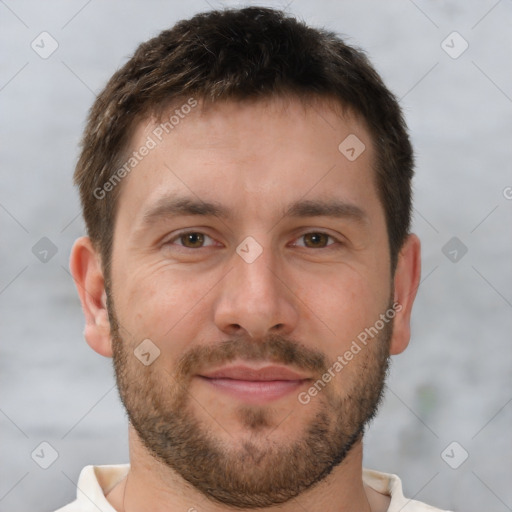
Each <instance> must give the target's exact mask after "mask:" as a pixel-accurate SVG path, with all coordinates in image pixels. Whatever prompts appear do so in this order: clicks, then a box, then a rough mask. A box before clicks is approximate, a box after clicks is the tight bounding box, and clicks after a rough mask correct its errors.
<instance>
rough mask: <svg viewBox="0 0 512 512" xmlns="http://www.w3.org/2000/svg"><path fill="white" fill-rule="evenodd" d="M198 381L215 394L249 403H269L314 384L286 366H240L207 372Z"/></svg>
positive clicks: (306, 377)
mask: <svg viewBox="0 0 512 512" xmlns="http://www.w3.org/2000/svg"><path fill="white" fill-rule="evenodd" d="M198 377H199V378H200V379H201V380H202V381H203V382H205V383H206V384H207V385H209V386H211V387H212V388H213V389H215V391H219V392H222V393H225V394H228V395H230V396H231V397H233V398H236V399H238V400H241V401H243V402H245V403H255V404H256V403H258V404H261V403H266V402H269V401H272V400H277V399H279V398H282V397H284V396H286V395H288V394H290V393H292V392H294V391H295V392H296V391H297V390H298V389H299V388H300V387H301V386H303V385H304V383H305V382H308V381H309V380H311V379H310V378H309V377H308V376H304V375H301V374H299V373H297V372H295V371H293V370H291V369H289V368H287V367H285V366H275V365H272V366H265V367H262V368H257V369H256V368H252V367H249V366H244V365H236V366H229V367H224V368H220V369H217V370H214V371H210V372H206V373H203V374H201V375H198Z"/></svg>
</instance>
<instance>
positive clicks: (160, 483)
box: [106, 427, 389, 512]
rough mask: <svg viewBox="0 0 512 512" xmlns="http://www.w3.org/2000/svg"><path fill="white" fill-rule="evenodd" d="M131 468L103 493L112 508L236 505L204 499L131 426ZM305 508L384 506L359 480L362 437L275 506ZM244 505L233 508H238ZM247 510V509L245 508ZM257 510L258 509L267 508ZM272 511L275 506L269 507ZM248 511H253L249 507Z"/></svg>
mask: <svg viewBox="0 0 512 512" xmlns="http://www.w3.org/2000/svg"><path fill="white" fill-rule="evenodd" d="M129 441H130V471H129V472H128V475H127V476H126V477H125V478H124V479H123V480H122V481H121V482H120V483H119V484H118V485H116V486H115V487H114V489H112V491H111V492H110V493H108V494H107V496H106V498H107V500H108V501H109V503H110V504H111V505H112V506H113V507H114V508H115V509H116V511H117V512H135V511H138V510H144V509H145V510H152V511H153V512H164V511H168V510H170V509H173V510H174V509H175V510H191V511H194V510H196V507H198V508H200V510H201V511H202V512H226V511H234V510H235V509H233V508H231V507H228V506H226V505H222V504H219V503H217V502H215V501H211V500H208V499H207V498H206V497H205V496H204V495H203V494H202V493H200V492H199V491H197V490H196V489H195V488H194V487H193V486H192V485H190V484H189V483H188V482H187V481H185V480H184V479H183V478H181V476H180V475H178V474H177V473H176V472H175V471H174V470H172V469H170V468H168V467H167V466H165V465H164V464H163V463H161V462H159V461H158V460H156V459H155V458H154V457H153V456H152V455H151V454H150V453H148V451H147V450H146V448H145V447H144V446H143V445H142V443H141V441H140V439H139V438H138V436H137V434H136V433H135V431H134V430H133V429H132V427H130V431H129ZM297 500H298V501H299V502H300V505H301V507H300V508H302V509H304V510H308V511H309V512H320V511H321V512H339V511H344V512H380V511H385V510H387V506H388V504H389V498H388V497H385V496H383V495H381V494H379V493H377V491H375V490H373V489H372V488H371V487H368V486H366V485H365V484H364V483H363V480H362V440H361V439H360V440H359V441H358V442H357V443H356V444H355V445H354V446H353V448H352V449H351V451H350V453H349V454H348V455H347V457H346V458H345V459H344V460H343V462H342V463H341V464H340V465H339V466H337V467H336V468H334V469H333V471H332V472H331V473H330V474H329V475H328V476H327V477H326V478H325V479H324V480H322V481H321V482H319V483H318V484H316V485H314V486H312V487H311V488H310V489H308V490H307V491H305V492H303V493H302V494H300V495H299V496H297V497H296V498H295V499H292V500H289V501H288V502H286V503H282V504H280V505H279V511H280V512H292V511H293V512H295V511H296V510H297V503H295V502H296V501H297ZM245 510H246V509H239V508H237V509H236V511H237V512H244V511H245ZM247 510H248V509H247ZM270 510H271V509H269V508H260V509H258V512H269V511H270ZM272 510H274V511H275V507H272ZM251 512H253V510H251Z"/></svg>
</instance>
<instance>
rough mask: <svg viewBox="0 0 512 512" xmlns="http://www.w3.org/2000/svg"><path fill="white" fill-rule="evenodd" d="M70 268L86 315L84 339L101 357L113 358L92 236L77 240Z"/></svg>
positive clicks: (101, 282)
mask: <svg viewBox="0 0 512 512" xmlns="http://www.w3.org/2000/svg"><path fill="white" fill-rule="evenodd" d="M69 266H70V269H71V274H72V276H73V279H74V280H75V284H76V287H77V289H78V295H79V296H80V302H81V303H82V309H83V311H84V315H85V330H84V336H85V339H86V341H87V343H88V344H89V346H90V347H91V348H92V349H93V350H95V351H96V352H98V354H101V355H102V356H105V357H112V343H111V340H110V323H109V321H108V312H107V306H106V299H107V294H106V292H105V282H104V279H103V272H102V270H101V259H100V256H99V254H98V253H97V252H96V250H95V249H94V247H93V244H92V242H91V239H90V238H89V237H86V236H84V237H81V238H79V239H78V240H76V242H75V243H74V245H73V248H72V249H71V258H70V262H69Z"/></svg>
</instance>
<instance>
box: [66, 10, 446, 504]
mask: <svg viewBox="0 0 512 512" xmlns="http://www.w3.org/2000/svg"><path fill="white" fill-rule="evenodd" d="M412 174H413V156H412V150H411V146H410V142H409V139H408V136H407V131H406V127H405V123H404V121H403V118H402V115H401V112H400V108H399V106H398V104H397V102H396V100H395V98H394V97H393V95H392V94H391V93H390V92H389V91H388V90H387V89H386V87H385V86H384V85H383V83H382V82H381V80H380V78H379V76H378V75H377V73H376V72H375V71H374V70H373V68H372V67H371V65H370V63H369V62H368V60H367V59H366V58H365V56H364V55H363V53H362V52H360V51H358V50H356V49H354V48H351V47H349V46H347V45H345V44H344V43H343V41H341V40H340V39H339V38H338V37H337V36H336V35H335V34H333V33H331V32H327V31H324V30H317V29H313V28H310V27H308V26H306V25H305V24H303V23H301V22H298V21H297V20H295V19H294V18H291V17H286V16H285V14H284V13H283V12H280V11H275V10H271V9H266V8H257V7H251V8H245V9H240V10H225V11H213V12H208V13H202V14H198V15H196V16H194V17H193V18H192V19H190V20H185V21H181V22H179V23H178V24H177V25H176V26H175V27H174V28H172V29H171V30H167V31H164V32H162V33H161V34H160V35H159V36H157V37H156V38H154V39H152V40H150V41H148V42H146V43H144V44H142V45H141V46H140V47H139V48H138V49H137V51H136V52H135V54H134V55H133V57H132V58H131V59H130V60H129V62H128V63H127V64H126V65H125V66H124V67H123V68H122V69H120V70H119V71H117V72H116V73H115V74H114V76H113V77H112V79H111V80H110V81H109V83H108V84H107V86H106V88H105V89H104V91H103V92H102V93H101V94H100V95H99V96H98V98H97V100H96V102H95V104H94V105H93V107H92V110H91V112H90V116H89V120H88V125H87V127H86V130H85V134H84V138H83V147H82V153H81V156H80V159H79V162H78V164H77V169H76V173H75V183H76V184H77V185H78V187H79V190H80V195H81V201H82V207H83V213H84V218H85V222H86V225H87V231H88V237H83V238H80V239H79V240H77V241H76V243H75V245H74V247H73V250H72V254H71V270H72V273H73V277H74V279H75V281H76V284H77V288H78V292H79V295H80V299H81V302H82V305H83V309H84V313H85V317H86V327H85V338H86V340H87V342H88V343H89V345H90V346H91V347H92V348H93V349H94V350H95V351H97V352H98V353H100V354H102V355H104V356H106V357H113V362H114V368H115V372H116V379H117V384H118V388H119V393H120V397H121V400H122V402H123V405H124V406H125V408H126V411H127V413H128V417H129V442H130V464H129V465H128V464H125V465H117V466H116V465H112V466H87V467H86V468H84V469H83V471H82V473H81V475H80V480H79V483H78V486H77V487H78V491H77V492H78V495H77V500H76V501H75V502H73V503H72V504H70V505H68V506H67V507H64V508H63V509H61V511H63V512H64V511H65V512H71V511H84V510H98V509H99V510H102V511H103V512H105V511H114V510H115V511H118V512H132V511H141V510H151V511H154V512H157V511H164V510H188V511H195V510H198V511H212V512H213V511H225V510H235V509H236V510H253V509H258V510H261V511H263V510H270V509H271V508H272V507H274V509H275V508H276V507H277V509H278V510H280V511H284V512H287V511H296V510H308V511H309V512H314V511H318V510H322V511H323V512H330V511H339V510H343V511H358V512H362V511H372V512H376V511H385V510H388V511H398V510H402V511H404V512H405V511H426V510H438V509H434V508H432V507H430V506H428V505H425V504H422V503H419V502H417V501H413V500H408V499H406V498H404V496H403V494H402V488H401V482H400V479H399V478H398V477H397V476H396V475H389V474H385V473H379V472H376V471H372V470H367V469H364V470H363V468H362V438H363V433H364V430H365V427H366V425H367V424H368V422H369V421H370V420H371V419H372V418H373V417H374V415H375V413H376V410H377V407H378V405H379V403H380V400H381V397H382V391H383V387H384V383H385V377H386V373H387V369H388V361H389V356H390V355H393V354H398V353H400V352H402V351H403V350H404V349H405V348H406V346H407V344H408V342H409V338H410V328H409V322H410V315H411V310H412V305H413V301H414V298H415V295H416V290H417V287H418V284H419V278H420V243H419V240H418V238H417V237H416V236H415V235H414V234H411V233H409V225H410V211H411V179H412Z"/></svg>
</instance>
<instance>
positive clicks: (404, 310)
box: [390, 234, 421, 355]
mask: <svg viewBox="0 0 512 512" xmlns="http://www.w3.org/2000/svg"><path fill="white" fill-rule="evenodd" d="M420 275H421V244H420V240H419V238H418V237H417V236H416V235H414V234H410V235H409V236H408V237H407V239H406V241H405V243H404V245H403V246H402V249H401V250H400V254H399V255H398V262H397V266H396V270H395V276H394V286H395V296H394V303H395V304H396V306H395V311H396V315H395V319H394V321H393V322H394V323H393V337H392V339H391V346H390V354H392V355H395V354H400V353H401V352H403V351H404V350H405V349H406V348H407V345H408V344H409V340H410V339H411V312H412V305H413V302H414V299H415V298H416V292H417V291H418V286H419V284H420Z"/></svg>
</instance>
